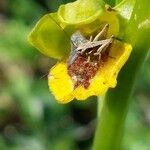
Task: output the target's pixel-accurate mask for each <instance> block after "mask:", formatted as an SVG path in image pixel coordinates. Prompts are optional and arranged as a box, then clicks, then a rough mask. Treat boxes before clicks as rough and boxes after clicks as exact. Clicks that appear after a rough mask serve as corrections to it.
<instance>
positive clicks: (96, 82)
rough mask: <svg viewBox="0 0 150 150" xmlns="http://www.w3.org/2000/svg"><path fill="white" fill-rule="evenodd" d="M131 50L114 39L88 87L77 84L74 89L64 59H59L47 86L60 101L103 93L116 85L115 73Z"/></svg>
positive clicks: (51, 72)
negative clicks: (106, 56) (104, 60)
mask: <svg viewBox="0 0 150 150" xmlns="http://www.w3.org/2000/svg"><path fill="white" fill-rule="evenodd" d="M131 50H132V47H131V45H129V44H126V43H121V42H120V41H117V40H115V41H114V42H113V44H112V45H111V48H110V52H109V56H110V57H109V58H108V60H107V62H105V63H104V65H103V67H101V68H100V69H99V70H98V72H97V74H96V75H95V77H94V78H93V79H91V80H90V86H89V87H88V89H85V88H84V87H83V86H79V87H77V88H76V89H75V90H74V88H73V87H74V83H73V82H72V79H71V78H70V76H69V75H68V73H67V63H66V60H64V61H61V62H59V63H58V64H56V65H55V66H54V67H53V68H52V69H51V70H50V74H49V78H48V84H49V88H50V90H51V91H52V93H53V94H54V96H55V98H56V100H58V101H59V102H60V103H67V102H70V101H71V100H73V99H74V98H76V99H78V100H85V99H87V98H88V97H89V96H92V95H96V96H99V95H103V94H105V92H106V91H107V90H108V88H114V87H115V86H116V84H117V80H116V78H117V75H118V73H119V71H120V69H121V68H122V66H123V65H124V64H125V62H126V61H127V60H128V58H129V56H130V53H131Z"/></svg>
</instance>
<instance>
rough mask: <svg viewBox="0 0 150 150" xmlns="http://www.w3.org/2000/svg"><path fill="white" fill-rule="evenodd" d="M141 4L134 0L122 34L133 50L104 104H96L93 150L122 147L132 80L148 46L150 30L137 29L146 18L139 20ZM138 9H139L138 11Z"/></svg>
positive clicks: (149, 45) (140, 17)
mask: <svg viewBox="0 0 150 150" xmlns="http://www.w3.org/2000/svg"><path fill="white" fill-rule="evenodd" d="M142 3H143V4H144V5H140V7H139V0H137V3H136V6H137V7H136V6H135V8H134V11H133V15H132V18H131V21H130V22H129V23H128V27H127V29H126V31H125V32H126V33H125V34H124V37H123V40H125V41H128V42H130V43H131V44H132V45H133V52H132V54H131V56H130V59H129V60H128V62H127V64H126V65H125V66H124V67H123V69H122V70H121V72H120V74H119V76H118V84H117V87H116V88H115V89H111V90H109V91H108V92H107V94H106V95H105V98H104V100H103V101H102V103H103V106H100V107H99V109H101V110H99V111H98V112H100V114H99V115H98V124H97V129H96V134H95V139H94V145H93V150H120V149H121V148H120V147H121V141H122V136H123V132H124V124H125V118H126V116H127V112H128V107H129V104H130V100H131V99H130V97H131V95H132V91H133V88H134V83H135V80H136V77H137V75H138V72H139V70H140V68H141V67H142V65H143V63H144V60H145V58H146V56H147V53H148V50H149V48H150V44H149V41H148V39H149V37H150V30H149V27H148V24H147V26H145V27H143V28H142V29H139V25H140V22H139V21H142V22H143V19H145V20H146V18H149V17H148V16H146V17H145V16H144V15H143V16H144V18H143V19H142V17H143V16H141V15H140V13H141V12H142V11H143V10H144V9H143V8H147V7H148V6H149V5H148V0H145V3H144V2H142ZM142 6H143V7H142ZM137 8H138V9H137ZM139 8H141V9H140V10H139ZM146 10H147V9H146ZM145 13H146V12H145ZM135 14H136V15H138V16H136V17H137V18H135V20H134V17H135V16H134V15H135ZM148 15H149V14H148ZM138 17H139V21H138ZM133 32H134V33H133ZM99 102H100V100H99Z"/></svg>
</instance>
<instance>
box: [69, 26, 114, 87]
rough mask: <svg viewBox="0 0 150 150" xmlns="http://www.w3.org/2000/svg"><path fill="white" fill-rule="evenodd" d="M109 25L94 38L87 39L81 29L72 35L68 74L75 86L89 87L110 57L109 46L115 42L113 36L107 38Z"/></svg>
mask: <svg viewBox="0 0 150 150" xmlns="http://www.w3.org/2000/svg"><path fill="white" fill-rule="evenodd" d="M108 28H109V25H108V24H106V25H105V26H104V27H103V29H102V30H101V31H100V32H99V33H98V34H97V35H96V36H95V37H94V38H93V37H92V36H90V38H89V40H88V39H86V38H85V37H84V36H83V35H82V34H81V33H80V31H77V32H75V33H74V34H73V35H72V37H71V43H72V44H71V53H70V56H69V59H68V68H67V69H68V74H69V75H70V77H71V78H72V80H73V81H74V88H77V87H78V86H79V85H83V86H84V88H85V89H87V88H88V87H89V85H90V79H92V78H93V77H94V76H95V75H96V73H97V71H98V69H99V68H100V66H101V65H102V64H103V63H104V62H105V61H106V59H107V57H108V51H107V49H108V47H109V46H110V44H111V43H112V42H113V36H112V37H110V38H108V39H106V34H107V32H108Z"/></svg>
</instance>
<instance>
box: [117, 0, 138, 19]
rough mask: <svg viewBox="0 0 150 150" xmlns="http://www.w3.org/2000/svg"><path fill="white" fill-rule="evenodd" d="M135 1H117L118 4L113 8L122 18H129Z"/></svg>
mask: <svg viewBox="0 0 150 150" xmlns="http://www.w3.org/2000/svg"><path fill="white" fill-rule="evenodd" d="M135 1H136V0H123V1H122V2H121V3H117V4H118V5H116V6H115V9H116V10H117V11H119V15H120V16H121V17H122V18H124V19H126V20H129V19H130V18H131V14H132V12H133V8H134V5H135Z"/></svg>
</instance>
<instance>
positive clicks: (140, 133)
mask: <svg viewBox="0 0 150 150" xmlns="http://www.w3.org/2000/svg"><path fill="white" fill-rule="evenodd" d="M72 1H73V0H72ZM67 2H69V0H0V150H33V149H35V150H89V149H90V147H91V144H92V140H93V135H94V131H95V124H96V107H97V102H96V98H95V97H92V98H89V99H88V100H87V101H85V102H78V101H73V102H71V103H69V104H66V105H61V104H58V103H57V102H56V101H55V100H54V97H53V96H52V95H51V93H50V92H49V90H48V85H47V73H48V71H49V69H50V68H51V67H52V66H53V65H54V64H55V63H56V61H55V60H53V59H50V58H47V57H45V56H43V55H42V54H41V53H39V52H38V51H37V50H36V49H34V48H33V47H32V46H30V45H29V44H28V42H27V40H26V39H27V34H28V33H29V32H30V31H31V29H32V27H33V26H34V25H35V23H36V22H37V20H38V19H39V18H40V17H41V16H43V15H44V14H46V13H49V12H53V11H56V10H57V8H58V7H59V5H60V4H63V3H67ZM149 68H150V57H147V60H146V62H145V65H144V67H143V69H142V70H141V73H140V75H139V77H138V82H137V84H136V91H135V92H134V97H133V100H132V104H131V106H130V110H129V114H128V117H127V121H126V131H125V137H124V143H123V150H148V149H149V148H150V69H149Z"/></svg>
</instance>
